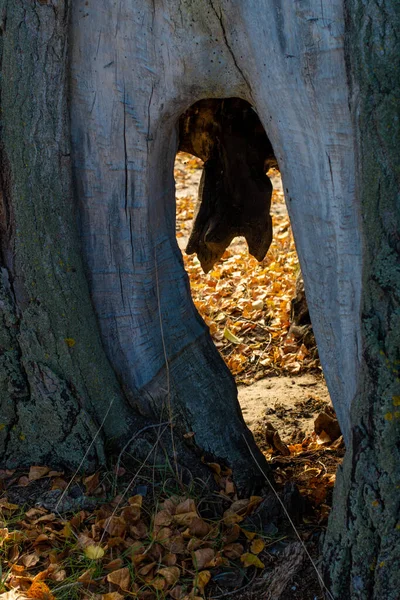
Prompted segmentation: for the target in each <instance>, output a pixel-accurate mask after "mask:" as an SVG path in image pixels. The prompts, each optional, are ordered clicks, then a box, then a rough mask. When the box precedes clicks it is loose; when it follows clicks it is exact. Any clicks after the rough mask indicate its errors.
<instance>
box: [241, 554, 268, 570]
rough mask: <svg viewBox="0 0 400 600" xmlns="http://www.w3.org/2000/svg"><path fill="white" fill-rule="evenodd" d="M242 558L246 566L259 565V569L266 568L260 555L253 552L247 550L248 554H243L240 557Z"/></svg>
mask: <svg viewBox="0 0 400 600" xmlns="http://www.w3.org/2000/svg"><path fill="white" fill-rule="evenodd" d="M240 560H241V562H242V563H243V565H244V566H245V567H257V569H263V568H264V563H263V562H261V560H260V559H259V558H258V556H256V555H255V554H252V553H251V552H246V554H243V555H242V556H241V557H240Z"/></svg>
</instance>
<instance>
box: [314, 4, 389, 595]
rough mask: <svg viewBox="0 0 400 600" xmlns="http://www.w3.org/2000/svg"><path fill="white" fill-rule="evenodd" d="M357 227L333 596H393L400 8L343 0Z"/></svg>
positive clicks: (332, 534)
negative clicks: (353, 369) (355, 363)
mask: <svg viewBox="0 0 400 600" xmlns="http://www.w3.org/2000/svg"><path fill="white" fill-rule="evenodd" d="M346 10H347V19H348V20H347V27H348V31H347V58H348V69H349V75H350V78H351V79H350V80H351V92H352V94H351V105H352V112H353V115H354V119H355V122H356V128H357V131H358V132H359V133H358V138H357V159H358V181H357V189H358V193H359V196H360V199H361V204H362V214H363V227H364V272H363V304H362V334H363V340H362V341H363V357H364V360H363V363H362V364H363V368H362V372H361V388H360V392H359V395H358V396H357V400H356V402H355V403H354V405H353V410H352V415H351V417H352V440H351V444H350V445H349V447H348V451H347V454H346V456H345V459H344V464H343V467H342V468H341V469H339V472H338V478H337V483H336V488H335V492H334V499H333V510H332V515H331V517H330V521H329V528H328V533H327V536H326V539H325V546H324V554H325V573H326V577H327V581H328V582H329V583H330V585H331V591H332V593H333V595H334V597H335V598H337V599H338V600H343V599H347V598H351V599H354V600H355V599H357V600H358V599H360V600H361V599H363V600H367V599H368V600H372V599H376V600H378V599H379V600H381V599H382V598H385V600H397V599H398V598H399V590H400V494H399V483H400V452H399V449H400V428H399V419H400V409H399V406H400V192H399V190H400V161H399V148H400V107H399V106H400V105H399V98H400V40H399V30H400V5H399V4H398V2H397V1H396V0H386V1H380V2H372V1H371V2H364V1H361V0H347V1H346Z"/></svg>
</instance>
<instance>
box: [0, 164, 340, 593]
mask: <svg viewBox="0 0 400 600" xmlns="http://www.w3.org/2000/svg"><path fill="white" fill-rule="evenodd" d="M200 168H201V161H199V160H198V159H196V158H194V157H191V156H189V155H183V154H180V155H178V157H177V162H176V165H175V177H176V182H177V189H178V192H179V190H181V194H180V195H179V194H178V198H177V211H178V212H177V237H178V240H179V238H183V239H185V238H187V237H188V235H189V232H190V225H191V220H192V218H193V212H194V205H195V195H194V194H193V193H192V194H191V195H182V190H183V191H185V189H186V187H187V184H188V183H189V184H190V186H191V187H190V189H191V190H193V181H197V180H198V179H199V178H198V170H199V169H200ZM193 174H195V177H192V175H193ZM272 202H273V208H272V212H273V221H274V242H273V244H272V246H271V249H270V250H269V252H268V255H267V257H266V258H265V259H264V261H262V262H261V263H258V262H257V261H256V260H255V259H253V258H252V257H250V256H249V255H248V252H247V247H246V245H245V244H244V243H243V242H242V241H239V242H235V243H234V244H233V245H232V246H231V247H230V248H229V249H228V250H227V251H226V252H225V254H224V256H223V258H222V260H221V261H220V262H219V263H217V264H216V265H215V266H214V269H213V270H212V271H211V272H210V273H209V274H208V275H204V273H203V272H202V270H201V267H200V264H199V262H198V260H197V258H196V257H195V256H186V255H185V253H183V256H184V262H185V267H186V270H187V272H188V274H189V278H190V282H191V288H192V295H193V298H194V302H195V304H196V306H197V309H198V310H199V312H200V314H201V315H202V317H203V319H204V320H205V322H206V323H207V325H208V326H209V328H210V333H211V335H212V337H213V339H214V342H215V344H216V346H217V348H218V349H219V351H220V352H221V354H222V356H223V358H224V360H225V362H226V364H227V365H228V367H229V368H230V369H231V371H232V373H233V374H234V375H235V377H236V380H237V382H242V383H246V384H249V383H251V382H252V381H254V380H256V379H259V378H262V377H265V376H266V375H280V374H283V373H290V374H296V373H299V372H302V373H303V372H307V371H310V370H315V369H319V368H320V367H319V362H318V359H316V358H315V356H313V355H312V354H311V353H310V352H309V351H308V350H307V348H305V347H304V346H303V345H302V344H299V343H298V342H297V341H296V340H294V339H292V338H291V337H290V336H289V335H288V330H289V326H290V319H289V315H290V302H291V299H292V298H293V296H294V292H295V279H296V275H297V272H298V261H297V255H296V252H295V247H294V241H293V236H292V234H291V230H290V223H289V219H288V217H287V214H286V212H285V210H282V207H283V204H282V203H283V196H282V193H281V192H280V191H279V189H278V190H277V191H274V194H273V199H272ZM256 438H257V435H256ZM258 441H259V440H258ZM260 446H261V449H262V451H263V452H264V454H265V456H266V458H267V459H268V460H269V461H270V464H271V466H272V468H273V469H274V475H275V480H276V483H277V485H278V487H279V486H282V487H283V486H284V484H285V483H287V482H289V481H292V482H293V481H294V482H296V483H297V485H298V487H299V489H300V492H301V493H302V494H303V495H304V496H305V497H307V498H308V500H309V501H310V503H311V505H312V506H313V512H312V513H311V514H310V515H309V516H308V517H307V518H304V519H303V525H300V526H299V527H300V531H302V535H303V539H304V540H307V539H311V537H310V536H312V532H313V531H315V530H317V531H319V530H320V528H321V526H323V525H324V524H325V523H326V519H327V516H328V513H329V507H330V494H331V490H332V487H333V484H334V480H335V472H336V467H337V464H338V462H339V460H340V458H341V456H342V454H343V444H342V442H341V440H340V439H339V440H337V441H335V442H333V443H332V442H331V441H330V440H328V441H326V439H322V438H320V437H318V436H316V435H315V434H313V435H311V436H308V437H307V438H306V439H304V440H303V441H302V443H292V444H290V443H288V445H287V448H288V452H289V455H282V454H281V453H279V451H277V449H276V448H275V449H274V448H269V447H268V446H266V447H263V446H262V444H260ZM209 467H210V469H211V470H212V472H213V473H214V478H215V480H216V482H217V484H218V486H219V489H220V492H219V495H220V498H222V499H223V501H224V502H225V505H226V508H225V510H224V511H223V514H221V515H220V517H219V518H213V519H209V518H205V517H204V515H203V514H202V511H201V509H200V506H201V504H202V499H201V498H200V499H199V498H195V497H191V496H190V493H189V492H187V493H184V492H182V491H181V492H180V494H179V495H177V494H176V493H175V494H172V495H166V494H165V493H159V494H158V495H157V496H156V498H155V500H154V501H153V502H152V503H149V502H148V499H147V498H144V497H143V496H142V495H141V494H135V495H133V496H131V497H130V498H128V499H127V500H123V499H122V497H121V495H116V496H114V497H113V496H112V495H111V497H110V490H109V489H106V486H104V484H103V483H102V481H104V479H105V477H104V474H101V473H100V472H96V473H94V474H92V475H89V476H87V477H81V476H79V477H78V478H76V477H75V479H74V484H76V483H78V484H79V485H80V488H81V490H83V492H82V493H84V494H85V495H87V496H90V497H91V498H92V497H95V499H96V501H95V508H94V509H93V510H89V509H80V510H77V511H75V512H74V513H69V514H63V515H59V514H58V513H56V512H55V511H54V512H52V511H51V510H49V509H46V508H44V507H41V506H33V507H32V506H29V505H25V506H22V505H21V506H19V504H17V503H16V502H9V501H8V498H7V489H8V487H9V486H10V485H11V484H13V485H14V486H15V485H17V486H19V487H20V488H21V489H22V488H25V487H27V488H28V487H29V486H32V485H34V484H35V483H38V482H39V483H40V482H41V481H42V480H48V481H49V482H50V488H51V489H52V490H60V491H63V490H66V489H67V488H68V486H69V484H70V481H69V478H68V477H67V476H66V475H64V473H63V472H57V471H54V470H51V469H50V468H49V467H47V466H43V465H33V466H31V468H30V469H29V470H28V471H27V472H22V473H21V472H17V471H8V470H3V471H0V490H1V492H2V497H1V498H0V521H1V522H0V561H1V578H0V598H4V600H16V599H18V598H20V599H26V598H39V599H42V600H53V599H57V600H58V599H67V598H68V599H73V598H76V599H81V598H82V599H83V598H91V599H93V600H122V599H123V598H138V599H139V600H153V599H154V600H155V599H156V598H157V599H162V598H172V599H173V600H196V598H199V599H201V598H203V597H204V596H206V597H209V598H213V597H214V596H215V597H218V596H219V595H221V592H222V596H226V595H227V592H224V589H225V588H224V587H223V582H224V581H228V580H229V578H232V574H233V582H234V587H233V588H230V592H228V594H229V595H231V594H232V596H233V595H234V593H235V589H236V588H239V591H240V589H241V587H242V586H243V582H244V581H247V583H245V585H244V586H243V587H247V586H248V585H249V583H252V582H253V577H255V576H257V578H258V579H259V580H260V581H262V582H264V584H263V585H265V581H264V578H263V576H262V573H263V570H264V568H265V565H266V564H267V563H268V564H270V563H271V560H273V558H272V555H271V554H270V553H268V548H269V546H270V545H271V544H272V543H273V540H271V538H270V537H268V536H266V535H265V533H263V532H262V531H258V532H257V531H253V530H251V531H250V530H247V529H246V527H244V526H243V523H244V522H245V520H246V518H247V517H248V516H249V515H251V514H252V513H253V512H254V511H255V510H256V509H257V507H258V506H259V504H260V502H261V501H262V498H260V497H250V498H238V496H237V494H236V489H235V485H234V482H233V481H232V478H231V472H230V470H229V469H226V467H223V466H221V465H219V464H217V463H211V464H209ZM119 471H121V473H122V472H123V469H119ZM118 475H119V473H118ZM145 488H146V486H144V489H145ZM113 489H114V488H113ZM14 497H15V496H13V498H14ZM302 528H303V530H302ZM277 535H278V538H279V537H282V534H281V533H280V532H277ZM285 535H286V534H285ZM249 572H251V573H253V575H252V577H251V578H250V580H249V577H248V576H247V575H246V573H249ZM234 573H237V574H239V576H235V575H234ZM220 586H222V587H220ZM296 597H297V596H296Z"/></svg>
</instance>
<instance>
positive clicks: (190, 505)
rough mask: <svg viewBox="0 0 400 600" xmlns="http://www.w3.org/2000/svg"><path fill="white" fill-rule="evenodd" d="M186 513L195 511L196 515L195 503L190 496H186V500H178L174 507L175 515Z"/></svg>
mask: <svg viewBox="0 0 400 600" xmlns="http://www.w3.org/2000/svg"><path fill="white" fill-rule="evenodd" d="M186 513H196V516H197V510H196V504H195V501H194V500H193V499H192V498H186V500H184V501H183V502H180V503H179V504H178V506H177V507H176V510H175V514H176V515H183V514H186Z"/></svg>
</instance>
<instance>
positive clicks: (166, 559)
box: [161, 553, 178, 567]
mask: <svg viewBox="0 0 400 600" xmlns="http://www.w3.org/2000/svg"><path fill="white" fill-rule="evenodd" d="M177 560H178V559H177V556H176V554H171V553H169V554H166V555H165V556H163V559H162V561H161V562H162V564H163V565H165V566H166V567H174V566H175V565H176V562H177Z"/></svg>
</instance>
